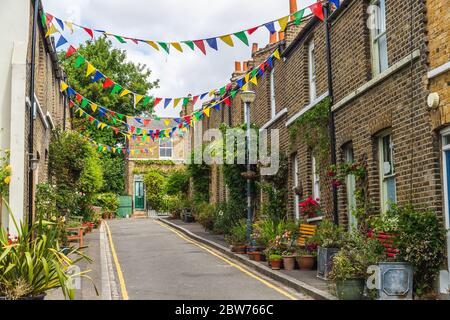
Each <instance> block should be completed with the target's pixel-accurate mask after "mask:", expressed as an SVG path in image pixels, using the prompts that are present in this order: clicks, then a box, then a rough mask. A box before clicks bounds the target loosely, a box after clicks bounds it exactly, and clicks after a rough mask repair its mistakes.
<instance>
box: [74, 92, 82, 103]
mask: <svg viewBox="0 0 450 320" xmlns="http://www.w3.org/2000/svg"><path fill="white" fill-rule="evenodd" d="M76 98H77V101H78V102H79V103H81V100H83V97H82V96H81V94H79V93H77V94H76Z"/></svg>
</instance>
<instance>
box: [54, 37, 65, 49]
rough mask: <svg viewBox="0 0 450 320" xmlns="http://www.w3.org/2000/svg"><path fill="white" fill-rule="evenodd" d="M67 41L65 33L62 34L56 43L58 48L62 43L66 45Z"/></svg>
mask: <svg viewBox="0 0 450 320" xmlns="http://www.w3.org/2000/svg"><path fill="white" fill-rule="evenodd" d="M66 43H67V40H66V38H64V37H63V35H61V37H59V40H58V43H57V44H56V48H59V47H61V46H62V45H65V44H66Z"/></svg>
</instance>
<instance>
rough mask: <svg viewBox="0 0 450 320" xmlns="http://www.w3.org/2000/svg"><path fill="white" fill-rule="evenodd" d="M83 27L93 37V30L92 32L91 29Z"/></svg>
mask: <svg viewBox="0 0 450 320" xmlns="http://www.w3.org/2000/svg"><path fill="white" fill-rule="evenodd" d="M83 29H84V31H86V32H87V33H88V34H89V35H90V36H91V38H92V39H94V32H92V29H89V28H83Z"/></svg>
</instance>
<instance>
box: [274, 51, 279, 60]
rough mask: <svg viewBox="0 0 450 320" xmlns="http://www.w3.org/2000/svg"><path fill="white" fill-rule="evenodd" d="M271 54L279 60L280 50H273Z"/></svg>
mask: <svg viewBox="0 0 450 320" xmlns="http://www.w3.org/2000/svg"><path fill="white" fill-rule="evenodd" d="M273 56H274V58H275V59H277V60H280V50H278V49H277V50H275V52H274V53H273Z"/></svg>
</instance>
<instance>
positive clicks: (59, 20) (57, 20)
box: [55, 17, 64, 31]
mask: <svg viewBox="0 0 450 320" xmlns="http://www.w3.org/2000/svg"><path fill="white" fill-rule="evenodd" d="M55 20H56V22H58V24H59V26H60V27H61V30H63V31H64V22H62V20H61V19H58V18H56V17H55Z"/></svg>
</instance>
